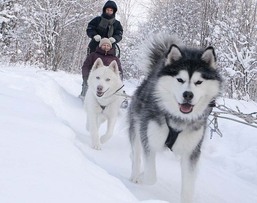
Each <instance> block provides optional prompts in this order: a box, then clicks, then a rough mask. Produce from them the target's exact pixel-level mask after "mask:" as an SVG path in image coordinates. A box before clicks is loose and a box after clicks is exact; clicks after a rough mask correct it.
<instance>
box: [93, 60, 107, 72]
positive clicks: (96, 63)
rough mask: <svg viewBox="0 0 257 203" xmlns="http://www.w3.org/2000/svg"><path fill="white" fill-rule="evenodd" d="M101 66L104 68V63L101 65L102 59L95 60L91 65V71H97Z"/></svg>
mask: <svg viewBox="0 0 257 203" xmlns="http://www.w3.org/2000/svg"><path fill="white" fill-rule="evenodd" d="M102 66H104V63H103V61H102V59H100V58H97V59H96V61H95V63H94V64H93V67H92V70H95V69H97V68H99V67H102Z"/></svg>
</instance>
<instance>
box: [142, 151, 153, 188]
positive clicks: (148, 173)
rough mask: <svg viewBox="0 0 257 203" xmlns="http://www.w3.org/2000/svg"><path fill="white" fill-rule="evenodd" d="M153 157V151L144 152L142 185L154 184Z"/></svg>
mask: <svg viewBox="0 0 257 203" xmlns="http://www.w3.org/2000/svg"><path fill="white" fill-rule="evenodd" d="M155 155H156V153H155V152H154V151H144V173H143V183H144V184H147V185H152V184H154V183H155V182H156V167H155Z"/></svg>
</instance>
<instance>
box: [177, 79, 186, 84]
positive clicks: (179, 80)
mask: <svg viewBox="0 0 257 203" xmlns="http://www.w3.org/2000/svg"><path fill="white" fill-rule="evenodd" d="M177 81H178V82H180V83H182V84H183V83H184V82H185V81H184V80H182V79H181V78H177Z"/></svg>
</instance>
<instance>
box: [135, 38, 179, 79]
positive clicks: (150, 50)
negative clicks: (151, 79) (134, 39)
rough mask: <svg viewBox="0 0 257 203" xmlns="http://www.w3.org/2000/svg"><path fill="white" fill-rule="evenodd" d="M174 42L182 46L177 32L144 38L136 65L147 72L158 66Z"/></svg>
mask: <svg viewBox="0 0 257 203" xmlns="http://www.w3.org/2000/svg"><path fill="white" fill-rule="evenodd" d="M172 44H176V45H178V46H182V42H181V40H179V38H178V37H177V36H176V35H175V34H167V33H158V34H152V35H151V36H150V38H148V39H147V40H144V41H143V42H142V45H141V46H140V49H139V54H138V58H137V59H138V60H137V61H136V66H137V67H138V68H139V70H142V71H144V72H145V73H146V74H148V73H149V72H151V70H153V69H154V68H156V65H157V63H159V62H160V60H163V59H164V58H165V56H166V54H167V52H168V51H169V49H170V46H171V45H172Z"/></svg>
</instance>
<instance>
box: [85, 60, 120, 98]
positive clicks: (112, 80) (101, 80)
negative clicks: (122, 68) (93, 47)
mask: <svg viewBox="0 0 257 203" xmlns="http://www.w3.org/2000/svg"><path fill="white" fill-rule="evenodd" d="M88 86H89V89H90V91H93V93H94V94H95V95H96V97H108V96H110V95H111V94H113V93H114V92H115V91H116V90H117V89H118V88H119V87H121V79H120V76H119V70H118V65H117V63H116V61H113V62H112V63H111V64H110V65H109V66H104V65H103V63H102V60H101V59H100V58H98V59H97V60H96V62H95V63H94V65H93V67H92V70H91V72H90V75H89V78H88Z"/></svg>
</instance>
